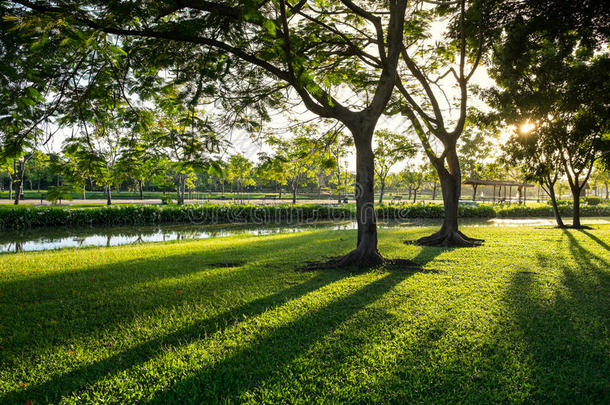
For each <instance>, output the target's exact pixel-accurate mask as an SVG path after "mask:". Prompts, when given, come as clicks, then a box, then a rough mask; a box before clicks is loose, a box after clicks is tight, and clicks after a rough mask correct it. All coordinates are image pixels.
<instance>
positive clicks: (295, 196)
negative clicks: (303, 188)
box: [292, 185, 297, 204]
mask: <svg viewBox="0 0 610 405" xmlns="http://www.w3.org/2000/svg"><path fill="white" fill-rule="evenodd" d="M292 203H293V204H296V203H297V186H294V185H293V186H292Z"/></svg>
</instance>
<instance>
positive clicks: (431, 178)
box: [422, 162, 440, 201]
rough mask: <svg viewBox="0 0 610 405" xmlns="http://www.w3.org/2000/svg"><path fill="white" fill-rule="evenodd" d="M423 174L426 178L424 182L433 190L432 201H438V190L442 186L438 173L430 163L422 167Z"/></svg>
mask: <svg viewBox="0 0 610 405" xmlns="http://www.w3.org/2000/svg"><path fill="white" fill-rule="evenodd" d="M422 174H423V176H424V178H423V181H424V183H426V184H427V186H428V187H430V188H432V196H431V198H432V201H434V200H436V192H437V190H438V186H439V185H440V183H439V179H438V172H437V171H436V169H435V168H434V166H432V165H431V164H430V162H425V163H424V164H423V165H422Z"/></svg>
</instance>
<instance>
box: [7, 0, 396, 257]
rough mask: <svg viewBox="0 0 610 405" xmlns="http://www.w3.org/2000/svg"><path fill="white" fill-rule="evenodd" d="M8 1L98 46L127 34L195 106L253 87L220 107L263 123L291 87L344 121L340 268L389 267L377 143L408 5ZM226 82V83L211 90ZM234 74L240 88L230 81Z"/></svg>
mask: <svg viewBox="0 0 610 405" xmlns="http://www.w3.org/2000/svg"><path fill="white" fill-rule="evenodd" d="M7 4H8V5H7V8H8V11H9V12H10V13H11V14H12V15H15V16H18V18H23V19H28V20H31V19H34V18H35V19H41V20H44V21H45V22H47V21H51V22H53V21H61V22H62V24H67V25H69V26H70V27H72V28H73V29H75V30H77V31H79V32H82V33H83V35H84V36H85V37H87V36H92V37H95V40H98V39H99V40H100V41H104V40H105V35H107V34H111V35H114V36H118V37H120V38H122V41H123V42H122V45H124V46H125V48H127V50H128V51H129V52H132V51H133V52H134V54H138V53H139V54H140V55H139V56H138V55H135V56H134V64H133V65H132V68H134V69H138V71H139V72H142V78H143V79H146V78H147V77H150V76H151V75H150V74H148V75H147V74H146V73H145V72H151V71H153V72H155V77H157V76H158V75H156V72H159V71H160V70H163V69H166V70H167V69H168V68H172V67H179V69H175V70H176V71H177V74H176V75H175V76H176V77H177V78H178V79H180V80H184V81H188V82H189V83H190V84H192V86H190V88H191V89H192V92H191V94H192V95H193V99H195V100H198V99H199V98H200V96H202V95H205V94H212V95H216V96H217V97H220V96H221V95H222V92H230V91H233V90H234V89H237V90H238V94H239V90H242V89H243V88H244V86H246V87H249V89H250V91H249V92H248V94H246V95H245V96H238V97H234V98H231V97H229V96H227V97H224V100H223V101H224V102H225V103H230V104H232V106H233V108H235V107H237V110H238V111H242V109H241V106H243V105H255V108H257V109H258V112H260V113H261V114H260V115H261V116H263V117H264V116H265V111H264V110H263V109H262V108H260V107H261V105H262V103H261V102H260V101H261V100H263V99H264V100H268V102H269V103H272V104H274V105H278V100H280V99H282V97H283V96H282V93H281V92H280V91H279V90H282V89H285V88H287V87H291V88H292V89H294V91H295V92H296V94H297V95H298V97H299V99H300V100H301V101H302V102H303V104H304V105H305V106H306V107H307V108H308V109H309V110H310V111H311V112H312V113H313V114H315V115H317V116H320V117H324V118H333V119H335V120H338V121H340V122H341V123H343V124H344V125H345V126H346V127H347V128H348V129H349V130H350V132H351V133H352V136H353V138H354V143H355V146H356V167H357V170H356V171H357V174H356V177H357V178H356V182H357V191H356V208H357V222H358V241H357V246H356V249H354V250H353V251H352V252H350V253H349V254H348V255H346V256H345V257H343V258H341V259H338V260H336V261H334V262H333V265H341V266H343V265H358V266H363V267H366V266H370V265H376V264H379V263H380V262H382V261H383V258H382V256H381V255H380V254H379V252H378V250H377V227H376V218H375V212H374V204H373V203H374V190H373V188H374V155H373V151H372V138H373V132H374V130H375V126H376V124H377V121H378V119H379V117H380V115H381V114H382V113H383V111H384V109H385V108H386V105H387V103H388V100H389V99H390V97H391V94H392V90H393V87H394V84H395V77H396V65H397V63H398V57H399V52H400V46H401V44H402V36H403V26H404V21H405V9H406V5H407V1H406V0H390V1H388V2H387V3H384V4H383V5H384V6H387V9H382V8H380V7H379V6H381V5H380V4H378V3H373V4H368V3H365V5H364V6H360V5H358V4H356V3H354V2H353V1H352V0H341V1H330V2H327V3H325V4H324V5H323V7H322V8H321V9H318V6H316V5H310V4H308V2H307V1H302V2H299V3H297V4H296V5H292V4H290V3H288V2H286V1H285V0H280V1H278V2H276V3H275V2H274V3H268V2H260V3H256V2H255V3H252V2H245V3H243V4H241V3H240V4H239V5H231V4H227V3H224V2H213V1H205V2H200V1H180V2H176V3H172V4H168V3H166V2H157V3H154V4H150V3H139V2H127V1H116V2H105V1H99V0H98V1H90V2H87V4H86V5H82V4H81V2H77V1H62V2H56V1H52V2H49V3H47V2H44V3H41V2H36V3H34V2H31V1H29V0H13V1H9V2H7ZM366 8H368V10H367V9H366ZM43 26H44V24H43ZM95 40H94V41H92V42H96V41H95ZM371 46H375V51H374V54H371V53H370V52H369V48H370V47H371ZM129 52H126V53H129ZM363 64H365V65H366V66H371V68H370V69H368V68H367V69H368V70H367V69H364V68H363V66H364V65H363ZM227 72H230V73H231V75H232V76H230V75H228V74H227ZM219 78H221V79H222V81H223V82H224V83H223V85H222V86H214V85H212V84H210V85H204V83H205V82H206V81H213V80H216V79H219ZM231 78H232V79H233V81H232V82H231V83H229V84H235V86H234V87H233V86H231V85H228V84H227V82H228V81H229V80H230V79H231ZM142 81H143V82H144V83H142V85H141V86H139V87H138V90H139V92H141V93H142V94H145V93H146V92H148V91H149V89H148V88H147V86H146V84H148V83H146V82H145V80H142ZM152 81H154V79H153V80H152ZM254 89H258V90H260V91H256V92H255V91H254ZM254 93H256V94H254ZM350 93H353V94H355V95H356V96H357V98H354V97H351V95H352V94H350ZM346 95H347V97H346V98H345V97H344V96H346ZM342 98H344V99H343V100H342ZM353 100H357V101H358V105H354V104H353Z"/></svg>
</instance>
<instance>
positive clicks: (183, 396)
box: [147, 270, 414, 404]
mask: <svg viewBox="0 0 610 405" xmlns="http://www.w3.org/2000/svg"><path fill="white" fill-rule="evenodd" d="M339 271H340V270H339ZM412 274H414V272H406V271H392V272H388V273H386V275H385V276H383V277H382V278H380V279H378V280H376V281H374V282H372V283H370V284H367V285H365V286H363V287H362V288H360V289H359V290H357V291H356V292H354V293H352V294H350V295H347V296H346V297H343V298H341V299H338V300H336V301H332V302H331V303H329V304H327V305H325V306H324V307H322V308H320V309H318V310H316V311H309V312H307V313H306V314H305V315H304V316H302V317H300V318H297V319H296V320H294V321H291V322H288V323H286V324H284V325H282V326H279V327H277V328H275V329H274V330H272V332H271V333H269V334H267V335H265V336H264V337H263V338H262V339H259V340H257V342H256V344H254V345H252V346H250V347H246V348H243V349H241V350H239V351H237V352H236V353H234V354H232V355H230V356H228V357H226V358H224V359H222V360H220V361H218V362H217V363H214V364H212V365H211V366H210V367H206V368H203V369H200V370H199V371H197V372H196V374H195V375H192V376H189V377H186V378H184V379H181V380H180V381H179V382H177V383H176V384H174V385H173V386H171V387H170V388H169V389H167V390H164V391H159V392H157V393H155V394H154V395H153V397H152V398H150V400H149V401H148V402H147V403H159V404H165V403H220V402H232V401H236V402H238V401H239V400H240V396H241V395H242V394H244V393H246V392H247V391H250V390H252V389H254V388H256V387H258V386H260V385H261V384H262V383H263V382H264V381H266V380H268V379H269V378H272V377H273V376H274V375H276V374H278V373H282V372H284V371H285V370H286V367H287V366H288V365H289V364H290V363H291V362H293V361H294V360H295V359H296V358H297V357H299V356H301V355H304V354H305V353H307V352H308V350H310V349H311V348H312V347H313V345H315V344H316V342H318V341H319V340H320V339H323V338H324V337H325V336H327V335H329V334H331V333H332V332H333V331H335V330H336V329H337V328H339V327H340V326H341V325H342V324H343V323H344V322H345V321H347V320H348V319H350V318H351V317H352V316H354V314H356V313H357V312H359V311H360V310H362V309H363V308H365V307H366V306H367V305H369V304H371V303H373V302H375V301H376V300H377V299H379V298H380V297H382V296H383V295H384V294H385V293H387V292H389V291H390V290H392V289H393V288H394V287H395V286H396V285H397V284H399V283H400V282H402V281H403V280H405V279H406V278H407V277H408V276H410V275H412Z"/></svg>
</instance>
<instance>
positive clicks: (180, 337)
mask: <svg viewBox="0 0 610 405" xmlns="http://www.w3.org/2000/svg"><path fill="white" fill-rule="evenodd" d="M341 277H342V274H341V273H336V274H333V275H330V276H326V278H325V279H322V278H320V277H313V278H311V279H309V280H307V281H305V282H303V283H301V284H298V285H295V286H293V287H290V288H287V289H284V290H282V291H279V292H276V293H274V294H270V295H268V296H265V297H262V298H259V299H256V300H254V301H251V302H248V303H246V304H244V305H240V306H238V307H236V308H233V309H231V310H229V311H226V312H223V313H221V314H218V315H216V316H214V317H212V318H209V319H206V320H203V321H200V322H196V323H194V324H192V325H190V326H189V327H187V328H183V329H180V330H178V331H175V332H173V333H170V334H168V335H165V336H162V337H159V338H156V339H152V340H147V341H145V342H143V343H142V344H140V345H138V346H135V347H132V348H130V349H128V350H125V351H121V352H119V353H116V354H114V355H112V356H110V357H107V358H105V359H103V360H101V361H98V362H95V363H92V364H88V365H85V366H82V367H79V368H76V369H74V370H72V371H70V372H68V373H65V374H62V375H60V376H57V377H55V378H52V379H50V380H48V381H46V382H45V383H43V384H38V385H31V386H28V387H27V389H25V390H21V391H17V392H10V393H8V394H7V395H5V396H3V397H2V398H0V402H3V403H18V402H21V403H23V402H25V401H27V400H33V399H40V400H41V401H43V402H47V401H50V402H57V401H59V400H60V399H61V397H62V396H64V395H66V394H69V393H72V392H74V391H75V390H78V389H79V388H83V387H84V386H86V385H89V384H92V383H95V381H97V380H99V379H101V378H102V377H104V376H106V375H109V374H113V373H116V372H119V371H122V370H126V369H128V368H130V367H133V366H136V365H138V364H141V363H144V362H146V361H148V360H150V359H151V358H153V357H155V356H157V355H158V354H159V352H160V351H161V349H162V348H166V347H168V346H182V345H187V344H189V343H190V342H192V341H194V340H197V339H199V338H200V337H201V336H204V335H210V334H213V333H215V332H217V331H219V330H221V329H224V328H226V327H229V326H230V325H231V324H233V323H235V322H239V321H240V320H242V319H243V317H244V316H245V317H253V316H256V315H259V314H261V313H263V312H265V311H267V310H269V309H272V308H275V307H278V306H281V305H282V304H284V303H285V302H286V301H288V300H292V299H296V298H298V297H300V296H303V295H305V294H307V293H310V292H312V291H315V290H317V289H319V288H321V287H323V286H325V285H327V284H330V283H332V282H334V281H337V280H338V279H340V278H341Z"/></svg>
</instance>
